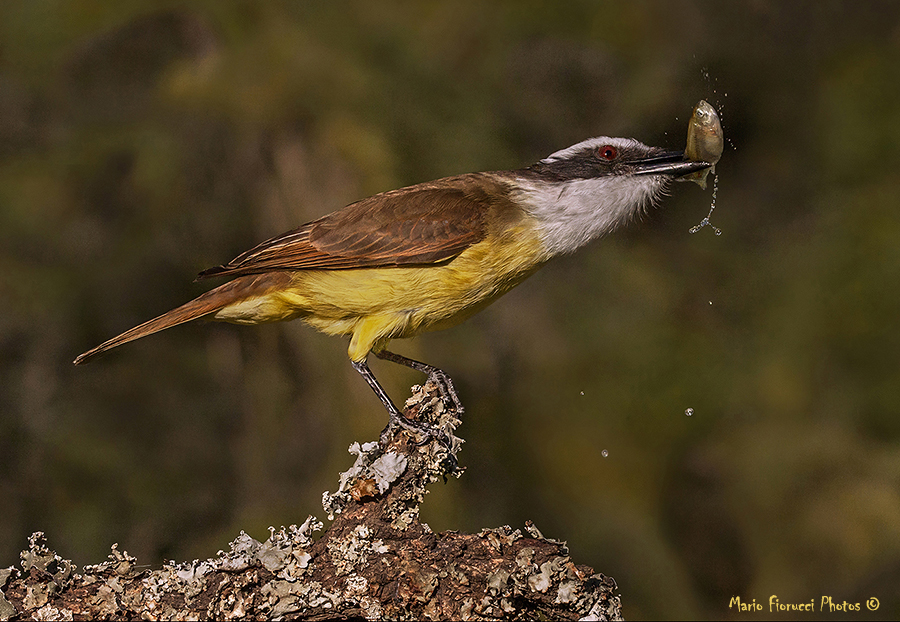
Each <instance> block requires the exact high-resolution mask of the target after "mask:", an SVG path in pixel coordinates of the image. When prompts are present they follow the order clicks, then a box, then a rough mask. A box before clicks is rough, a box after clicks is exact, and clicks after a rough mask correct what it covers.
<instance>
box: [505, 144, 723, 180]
mask: <svg viewBox="0 0 900 622" xmlns="http://www.w3.org/2000/svg"><path fill="white" fill-rule="evenodd" d="M710 166H712V163H708V162H691V161H686V160H685V159H684V152H683V151H667V150H665V149H662V148H661V147H648V146H647V145H645V144H643V143H641V142H638V141H636V140H634V139H632V138H610V137H608V136H600V137H598V138H589V139H588V140H585V141H582V142H580V143H578V144H576V145H572V146H571V147H568V148H566V149H562V150H560V151H557V152H556V153H554V154H552V155H550V156H548V157H546V158H544V159H543V160H541V161H539V162H536V163H535V164H532V165H531V166H529V167H528V168H525V169H522V170H521V171H518V172H519V173H520V174H521V175H522V176H523V177H530V178H533V179H536V180H542V181H546V182H563V181H568V180H574V179H591V178H594V177H603V176H609V175H666V176H668V177H673V178H674V177H680V176H682V175H687V174H689V173H693V172H695V171H699V170H702V169H704V168H709V167H710Z"/></svg>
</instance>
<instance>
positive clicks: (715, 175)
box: [690, 173, 722, 235]
mask: <svg viewBox="0 0 900 622" xmlns="http://www.w3.org/2000/svg"><path fill="white" fill-rule="evenodd" d="M718 191H719V174H718V173H713V191H712V202H711V203H710V204H709V213H708V214H707V215H706V217H705V218H704V219H703V220H701V221H700V224H697V225H694V226H693V227H691V228H690V232H691V233H697V232H698V231H700V229H702V228H703V227H706V226H707V225H709V227H711V228H712V230H713V231H715V233H716V235H722V230H721V229H719V228H718V227H717V226H715V225H714V224H712V223H711V222H709V219H710V218H712V213H713V210H714V209H716V194H717V193H718Z"/></svg>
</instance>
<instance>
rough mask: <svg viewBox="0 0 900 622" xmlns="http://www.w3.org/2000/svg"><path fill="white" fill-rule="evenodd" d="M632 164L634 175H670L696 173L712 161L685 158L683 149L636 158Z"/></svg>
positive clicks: (707, 166)
mask: <svg viewBox="0 0 900 622" xmlns="http://www.w3.org/2000/svg"><path fill="white" fill-rule="evenodd" d="M633 164H634V174H635V175H671V176H672V177H681V176H682V175H689V174H691V173H696V172H697V171H702V170H703V169H705V168H709V167H710V166H712V165H713V164H712V162H702V161H701V162H694V161H693V160H685V159H684V152H683V151H667V152H665V153H662V154H660V155H655V156H651V157H649V158H643V159H641V160H636V161H635V162H634V163H633Z"/></svg>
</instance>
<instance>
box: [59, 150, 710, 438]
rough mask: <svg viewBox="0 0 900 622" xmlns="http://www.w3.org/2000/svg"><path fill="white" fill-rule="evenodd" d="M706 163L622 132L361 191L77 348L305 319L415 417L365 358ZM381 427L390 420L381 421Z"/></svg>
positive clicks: (432, 325)
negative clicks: (498, 167) (181, 297)
mask: <svg viewBox="0 0 900 622" xmlns="http://www.w3.org/2000/svg"><path fill="white" fill-rule="evenodd" d="M710 166H712V163H710V162H702V161H701V162H696V161H688V160H685V158H684V154H683V152H680V151H675V152H673V151H666V150H664V149H661V148H657V147H648V146H647V145H644V144H642V143H640V142H638V141H636V140H633V139H627V138H609V137H599V138H591V139H588V140H585V141H583V142H580V143H578V144H576V145H573V146H571V147H569V148H567V149H563V150H561V151H557V152H556V153H554V154H552V155H551V156H549V157H547V158H544V159H543V160H540V161H539V162H537V163H535V164H532V165H531V166H528V167H526V168H521V169H517V170H511V171H492V172H486V173H469V174H465V175H457V176H455V177H447V178H444V179H439V180H437V181H431V182H426V183H421V184H417V185H415V186H409V187H407V188H401V189H399V190H391V191H389V192H383V193H381V194H376V195H375V196H372V197H369V198H367V199H363V200H361V201H358V202H356V203H353V204H351V205H348V206H347V207H344V208H343V209H340V210H337V211H335V212H332V213H331V214H328V215H327V216H323V217H322V218H319V219H318V220H314V221H313V222H310V223H307V224H305V225H303V226H302V227H300V228H298V229H294V230H293V231H289V232H287V233H285V234H283V235H280V236H277V237H275V238H272V239H271V240H268V241H266V242H263V243H261V244H259V245H258V246H256V247H254V248H252V249H250V250H248V251H247V252H245V253H242V254H241V255H238V256H237V257H235V258H234V259H232V260H231V261H230V262H228V263H226V264H223V265H221V266H217V267H215V268H210V269H208V270H205V271H203V272H201V273H200V278H207V277H216V276H222V277H233V279H232V280H231V281H229V282H227V283H225V284H223V285H220V286H219V287H216V288H215V289H213V290H210V291H208V292H206V293H205V294H202V295H200V296H198V297H197V298H195V299H194V300H192V301H190V302H188V303H186V304H184V305H182V306H180V307H178V308H176V309H173V310H171V311H169V312H168V313H164V314H163V315H161V316H159V317H157V318H155V319H152V320H150V321H148V322H145V323H143V324H141V325H139V326H136V327H134V328H132V329H130V330H127V331H125V332H124V333H122V334H121V335H119V336H118V337H114V338H112V339H110V340H109V341H106V342H105V343H102V344H100V345H99V346H97V347H96V348H94V349H92V350H88V351H87V352H85V353H84V354H81V355H80V356H79V357H78V358H76V359H75V364H76V365H77V364H81V363H85V362H87V361H88V360H90V359H91V358H93V357H94V356H96V355H97V354H99V353H101V352H104V351H105V350H109V349H110V348H113V347H116V346H119V345H121V344H123V343H127V342H129V341H132V340H134V339H138V338H139V337H144V336H145V335H149V334H151V333H155V332H157V331H159V330H163V329H164V328H169V327H171V326H175V325H177V324H181V323H184V322H187V321H190V320H193V319H196V318H200V317H204V316H211V317H212V318H213V319H216V320H224V321H226V322H234V323H237V324H259V323H262V322H273V321H280V320H292V319H297V318H299V319H301V320H303V321H304V322H306V323H307V324H309V325H311V326H312V327H314V328H316V329H318V330H320V331H322V332H324V333H327V334H329V335H347V336H349V337H350V347H349V351H348V354H349V356H350V362H351V364H352V365H353V367H354V368H355V369H356V370H357V371H358V372H359V373H360V374H361V375H362V376H363V378H365V380H366V382H368V384H369V385H370V386H371V388H372V390H374V391H375V393H376V395H378V397H379V399H380V400H381V401H382V403H383V404H384V406H385V408H387V410H388V412H389V413H390V423H389V424H388V428H390V427H391V426H393V425H401V426H403V427H409V426H410V423H409V422H408V421H407V420H406V419H405V418H404V417H402V416H401V414H400V412H399V410H398V409H397V407H396V406H395V405H394V403H393V402H392V401H391V399H390V398H389V397H388V395H387V393H386V392H385V391H384V389H383V388H382V386H381V385H380V384H379V382H378V381H377V380H376V378H375V376H374V374H373V373H372V371H371V370H370V369H369V366H368V365H367V364H366V357H367V356H368V355H369V353H373V354H375V355H376V356H378V357H379V358H383V359H386V360H390V361H394V362H396V363H400V364H402V365H406V366H409V367H412V368H414V369H417V370H419V371H422V372H424V373H427V374H429V375H431V376H432V377H433V378H435V379H436V380H438V381H440V382H439V384H440V386H442V387H443V390H444V391H446V392H447V393H449V396H450V397H451V398H452V399H453V400H454V401H455V402H456V404H457V406H459V402H458V399H457V398H456V395H455V392H453V389H452V384H451V383H450V381H449V378H448V377H447V376H446V375H445V374H444V373H443V372H442V371H441V370H440V369H438V368H436V367H433V366H431V365H426V364H424V363H420V362H418V361H413V360H410V359H408V358H406V357H402V356H400V355H397V354H394V353H392V352H389V351H388V350H386V349H385V347H386V346H387V344H388V341H389V340H391V339H397V338H402V337H412V336H414V335H417V334H419V333H422V332H425V331H430V330H438V329H442V328H447V327H449V326H453V325H454V324H457V323H459V322H461V321H463V320H464V319H466V318H467V317H469V316H470V315H472V314H473V313H475V312H477V311H479V310H481V309H483V308H484V307H485V306H487V305H488V304H490V303H491V302H493V301H494V300H496V299H497V298H498V297H499V296H501V295H502V294H504V293H506V292H507V291H509V290H510V289H511V288H512V287H514V286H516V285H518V284H519V283H520V282H521V281H522V280H523V279H524V278H525V277H527V276H528V275H530V274H531V273H533V272H534V271H535V270H537V269H538V268H540V267H541V266H542V265H543V264H544V263H546V262H547V261H548V260H549V259H551V258H553V257H556V256H557V255H564V254H566V253H571V252H572V251H574V250H576V249H577V248H579V247H581V246H584V245H585V244H587V243H588V242H590V241H591V240H594V239H595V238H597V237H599V236H602V235H603V234H605V233H608V232H610V231H612V230H614V229H615V228H616V227H618V226H619V225H622V224H624V223H626V222H628V221H629V220H630V219H631V218H632V217H633V216H634V215H635V214H637V213H638V212H640V211H641V210H642V209H644V208H645V207H646V206H648V205H650V204H652V203H654V201H656V200H657V199H658V198H659V197H660V196H661V195H662V194H663V193H664V191H665V188H666V186H667V184H668V181H669V180H671V179H674V178H677V177H680V176H683V175H687V174H691V173H694V172H697V171H700V170H703V169H705V168H709V167H710ZM388 428H386V430H385V431H387V429H388Z"/></svg>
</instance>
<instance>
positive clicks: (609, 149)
mask: <svg viewBox="0 0 900 622" xmlns="http://www.w3.org/2000/svg"><path fill="white" fill-rule="evenodd" d="M597 153H598V154H599V155H600V157H601V158H603V159H604V160H615V159H616V156H617V155H619V150H618V149H616V148H615V147H613V146H612V145H603V146H602V147H600V148H599V149H597Z"/></svg>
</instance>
